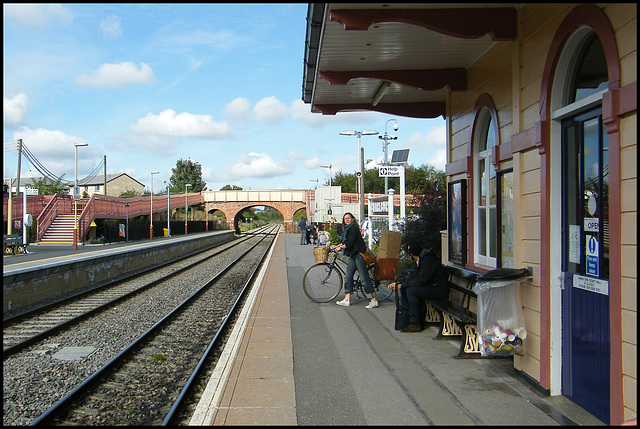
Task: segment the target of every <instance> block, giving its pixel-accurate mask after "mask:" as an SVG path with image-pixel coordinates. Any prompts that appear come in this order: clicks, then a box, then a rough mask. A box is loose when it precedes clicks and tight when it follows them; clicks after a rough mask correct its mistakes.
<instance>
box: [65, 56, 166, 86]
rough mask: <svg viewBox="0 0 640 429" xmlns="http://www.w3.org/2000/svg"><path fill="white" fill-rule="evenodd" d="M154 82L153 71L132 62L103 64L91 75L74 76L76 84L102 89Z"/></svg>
mask: <svg viewBox="0 0 640 429" xmlns="http://www.w3.org/2000/svg"><path fill="white" fill-rule="evenodd" d="M154 82H155V76H154V75H153V70H151V67H149V65H148V64H145V63H140V69H139V70H138V67H137V66H136V65H135V64H134V63H132V62H124V63H120V64H103V65H101V66H100V67H99V68H98V69H97V70H95V71H93V72H92V73H91V74H81V75H78V76H76V83H77V84H78V85H84V86H98V87H102V88H121V87H125V86H128V85H133V84H136V83H146V84H152V83H154Z"/></svg>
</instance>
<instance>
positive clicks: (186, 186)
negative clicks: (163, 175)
mask: <svg viewBox="0 0 640 429" xmlns="http://www.w3.org/2000/svg"><path fill="white" fill-rule="evenodd" d="M189 186H191V184H190V183H185V185H184V235H187V212H188V211H189V205H188V204H187V188H188V187H189Z"/></svg>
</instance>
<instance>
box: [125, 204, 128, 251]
mask: <svg viewBox="0 0 640 429" xmlns="http://www.w3.org/2000/svg"><path fill="white" fill-rule="evenodd" d="M124 206H125V207H126V208H127V232H126V233H125V237H127V243H128V242H129V203H124Z"/></svg>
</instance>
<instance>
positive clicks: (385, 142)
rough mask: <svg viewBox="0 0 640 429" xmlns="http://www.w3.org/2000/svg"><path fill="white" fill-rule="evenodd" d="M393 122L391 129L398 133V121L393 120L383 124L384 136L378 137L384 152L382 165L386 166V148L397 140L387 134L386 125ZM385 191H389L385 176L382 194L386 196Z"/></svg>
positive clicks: (387, 179) (387, 161)
mask: <svg viewBox="0 0 640 429" xmlns="http://www.w3.org/2000/svg"><path fill="white" fill-rule="evenodd" d="M391 121H393V122H395V124H394V125H393V129H394V130H396V131H398V128H399V127H398V121H396V120H395V119H389V120H388V121H387V122H386V123H385V124H384V135H383V136H378V138H379V139H380V140H382V141H383V143H382V150H383V151H384V165H388V164H389V156H388V152H387V147H388V146H389V140H397V139H398V137H396V136H390V135H388V134H387V125H389V122H391ZM387 189H389V178H388V177H386V176H385V178H384V193H385V195H386V194H387Z"/></svg>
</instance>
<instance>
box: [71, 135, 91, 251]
mask: <svg viewBox="0 0 640 429" xmlns="http://www.w3.org/2000/svg"><path fill="white" fill-rule="evenodd" d="M74 146H75V147H76V162H75V164H76V182H75V186H74V187H73V207H74V208H73V250H78V198H79V194H80V191H79V190H78V147H80V146H89V143H87V142H80V143H74Z"/></svg>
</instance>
